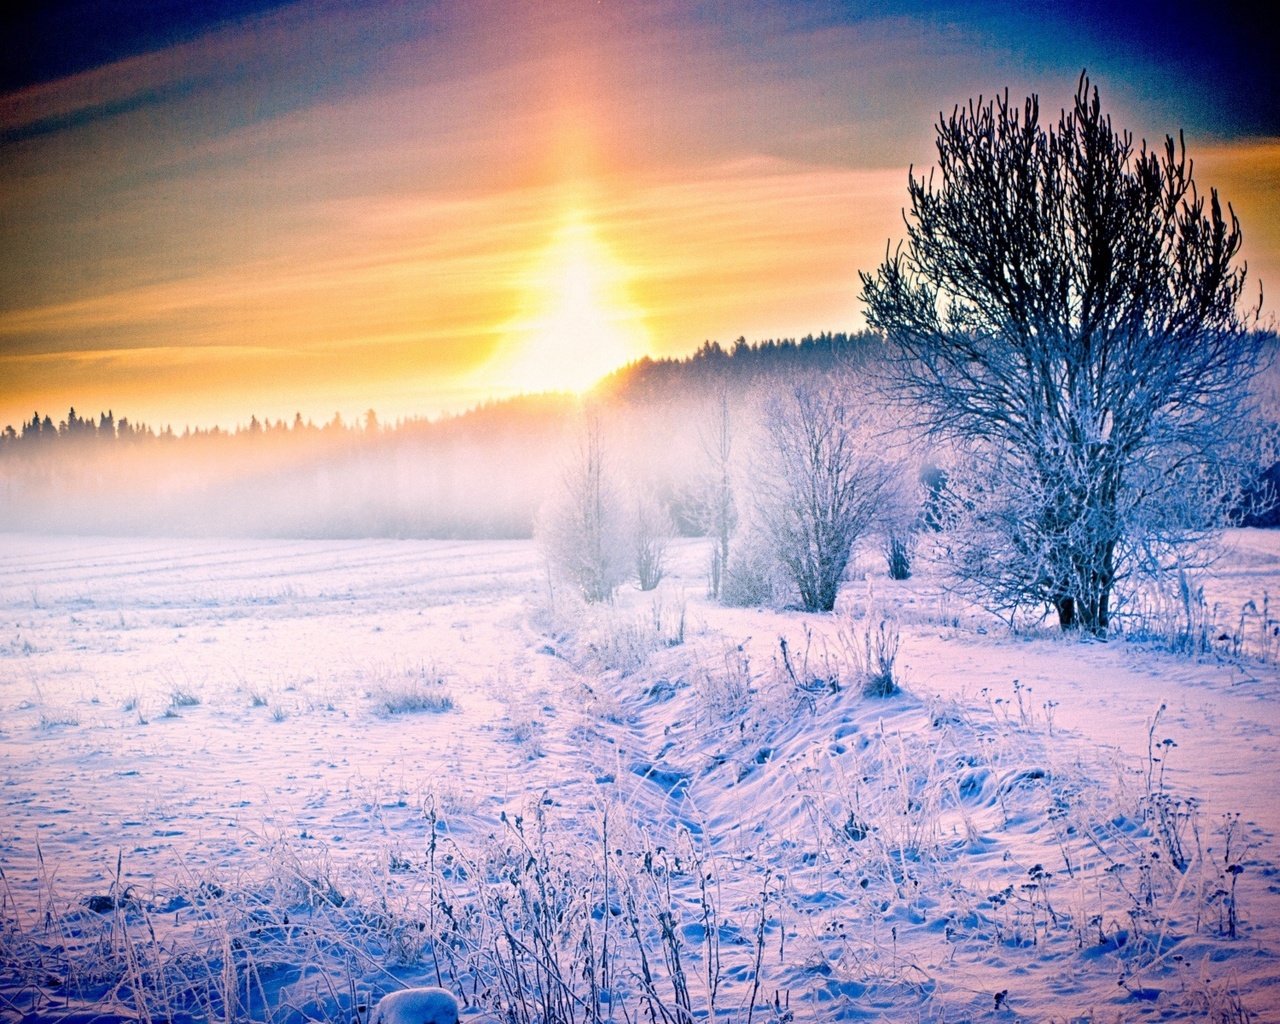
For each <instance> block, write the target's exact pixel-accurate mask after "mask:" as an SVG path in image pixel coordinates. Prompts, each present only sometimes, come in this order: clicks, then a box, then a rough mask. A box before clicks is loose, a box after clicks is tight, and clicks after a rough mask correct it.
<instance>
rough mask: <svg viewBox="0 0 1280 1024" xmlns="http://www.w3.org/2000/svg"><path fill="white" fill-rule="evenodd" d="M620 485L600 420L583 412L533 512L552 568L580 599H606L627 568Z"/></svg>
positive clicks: (609, 597)
mask: <svg viewBox="0 0 1280 1024" xmlns="http://www.w3.org/2000/svg"><path fill="white" fill-rule="evenodd" d="M624 508H625V507H624V505H623V498H622V494H621V488H620V486H619V484H618V482H617V479H616V477H615V474H614V473H613V471H612V469H611V467H610V465H609V460H608V458H607V455H606V452H605V447H604V442H603V439H602V437H601V428H600V420H599V418H598V417H597V416H595V415H594V414H591V415H588V416H587V418H586V421H585V423H584V425H583V429H582V433H581V435H580V436H579V438H578V441H577V444H576V446H575V448H574V449H573V452H572V453H571V455H570V457H569V459H568V460H567V461H566V463H565V465H564V468H563V471H562V474H561V478H560V486H559V488H558V489H557V490H556V492H555V493H554V494H553V495H552V496H551V497H550V498H549V499H548V500H547V501H546V502H545V503H544V504H543V506H542V508H540V509H539V510H538V517H537V523H536V525H535V533H536V536H537V540H538V544H539V546H540V547H541V549H542V552H543V554H544V555H545V557H546V559H547V562H548V564H549V565H550V566H551V569H552V571H553V572H554V573H555V574H556V575H557V576H559V577H560V578H562V579H564V580H566V581H568V582H569V583H570V584H571V585H572V586H573V587H575V588H576V589H577V591H578V593H579V594H580V595H581V596H582V598H583V600H585V601H588V602H597V601H608V600H611V599H612V597H613V592H614V591H615V590H616V589H617V588H618V586H619V585H620V584H621V583H622V582H623V581H625V580H626V578H627V577H628V576H629V575H630V572H631V562H630V559H629V558H628V555H629V554H630V553H631V552H630V551H629V549H628V543H627V530H626V516H625V511H624Z"/></svg>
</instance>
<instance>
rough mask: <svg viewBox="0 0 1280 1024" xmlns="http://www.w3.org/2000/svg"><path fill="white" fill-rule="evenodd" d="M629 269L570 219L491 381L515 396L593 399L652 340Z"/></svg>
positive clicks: (533, 275)
mask: <svg viewBox="0 0 1280 1024" xmlns="http://www.w3.org/2000/svg"><path fill="white" fill-rule="evenodd" d="M629 276H630V275H629V273H628V271H627V268H626V267H625V266H623V265H622V264H621V263H620V262H619V261H618V260H617V259H616V258H615V257H614V256H613V254H612V253H611V252H610V251H609V248H608V247H607V246H606V245H605V244H604V243H603V242H602V241H601V240H600V238H599V237H598V235H597V234H596V231H595V229H594V228H593V226H592V225H591V222H590V220H589V219H588V218H587V217H586V216H585V215H584V214H582V213H581V212H575V213H573V214H570V215H568V216H566V217H565V218H563V220H562V221H561V223H560V224H559V226H558V227H557V228H556V230H555V232H554V234H553V236H552V239H551V241H550V244H549V245H548V246H547V247H546V248H545V249H544V250H543V251H542V252H540V253H539V254H538V256H537V257H536V259H535V260H534V262H533V264H532V266H531V268H530V272H529V274H528V275H527V277H526V278H525V280H524V282H523V288H522V290H523V292H524V297H523V300H522V302H521V307H522V313H521V315H519V316H518V317H517V318H516V319H515V320H513V321H512V322H510V323H509V324H507V325H506V329H505V331H504V334H505V339H504V343H503V344H502V345H501V346H500V348H499V351H498V354H497V357H496V359H495V363H496V365H495V366H493V368H492V376H493V377H495V378H497V380H496V381H495V383H499V384H501V385H504V386H506V387H510V388H513V389H515V390H519V391H524V392H526V393H533V392H539V391H572V392H582V391H586V390H587V389H588V388H590V387H591V386H592V385H593V384H595V383H596V381H598V380H599V379H600V378H601V377H603V376H605V375H606V374H607V373H610V372H611V371H613V370H615V369H617V368H618V367H619V366H623V365H625V364H626V363H628V362H630V361H632V360H634V359H637V358H639V357H640V356H641V355H643V354H644V352H645V351H646V349H647V347H648V346H647V342H648V334H647V332H646V330H645V327H644V319H643V315H642V313H641V311H640V310H639V309H638V308H636V306H635V305H634V304H633V303H632V302H631V300H630V298H629V297H628V294H627V292H628V289H627V282H628V278H629Z"/></svg>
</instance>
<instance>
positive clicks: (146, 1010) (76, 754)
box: [0, 531, 1280, 1024]
mask: <svg viewBox="0 0 1280 1024" xmlns="http://www.w3.org/2000/svg"><path fill="white" fill-rule="evenodd" d="M1228 547H1229V551H1228V554H1227V556H1226V557H1225V558H1224V559H1223V560H1222V562H1221V563H1220V564H1219V565H1218V566H1217V567H1216V569H1215V571H1214V575H1213V577H1212V578H1211V579H1210V580H1209V581H1208V583H1207V585H1206V597H1207V599H1208V601H1209V602H1210V603H1217V604H1218V606H1219V618H1220V619H1221V621H1222V622H1223V623H1226V624H1227V625H1228V626H1230V627H1231V628H1232V629H1235V628H1236V625H1237V619H1238V617H1239V609H1240V607H1241V606H1243V605H1244V603H1245V602H1246V601H1248V600H1251V599H1252V600H1254V602H1255V604H1256V606H1257V608H1259V609H1261V608H1262V606H1263V595H1264V592H1267V591H1271V592H1275V593H1277V594H1280V536H1277V535H1276V534H1272V533H1263V532H1256V531H1239V532H1237V533H1235V534H1234V535H1232V536H1231V537H1230V538H1229V544H1228ZM705 556H706V552H705V549H704V547H703V546H702V544H701V543H700V542H682V543H681V544H680V545H678V546H677V547H676V549H675V552H674V563H675V564H674V566H673V571H672V572H671V573H670V575H669V576H668V578H667V579H666V580H665V581H664V582H663V584H662V586H661V588H660V589H659V591H658V592H656V593H654V594H640V593H638V592H636V591H634V590H626V591H624V592H622V593H621V594H620V596H619V600H618V603H617V605H616V607H614V608H612V609H592V610H587V609H583V608H581V607H578V606H576V605H575V604H574V603H573V602H572V601H571V600H569V599H568V598H567V597H566V596H565V595H564V594H561V593H559V592H557V593H556V594H555V595H554V599H552V598H551V597H550V596H549V593H548V587H547V580H546V575H545V570H544V568H543V566H542V563H541V562H540V560H539V558H538V557H537V554H536V552H535V549H534V547H533V545H532V544H530V543H521V542H511V543H451V542H414V541H345V542H340V541H331V542H292V541H193V540H111V539H68V538H47V537H28V536H7V537H3V538H0V769H2V770H0V777H2V782H0V869H2V870H3V879H2V880H0V905H2V907H3V910H2V913H0V1020H13V1021H18V1020H28V1019H51V1020H57V1019H65V1020H84V1021H88V1020H111V1019H117V1018H119V1019H138V1018H141V1019H149V1020H162V1019H173V1020H192V1019H194V1020H199V1019H207V1018H213V1019H219V1020H223V1019H245V1018H251V1019H272V1020H276V1021H286V1020H305V1019H330V1020H343V1021H351V1020H353V1019H355V1018H356V1017H357V1016H358V1015H361V1014H362V1012H363V1011H362V1009H361V1008H362V1007H367V1006H369V1005H370V1003H371V1000H373V999H376V997H377V996H379V995H381V994H382V993H384V992H387V991H392V990H394V989H396V988H397V987H399V986H401V985H403V984H413V983H418V984H435V983H437V981H442V982H443V983H444V984H445V985H446V986H447V987H450V988H453V989H454V990H455V991H457V992H458V993H459V995H461V996H462V997H463V999H464V1002H465V1003H466V1007H465V1009H464V1019H472V1020H477V1021H479V1020H499V1019H511V1020H516V1021H524V1020H536V1019H539V1015H540V1014H545V1013H547V1012H551V1013H553V1014H555V1015H558V1018H559V1019H566V1020H589V1019H591V1015H592V1014H593V1013H594V1014H599V1015H600V1016H608V1015H610V1013H612V1014H613V1015H614V1017H615V1019H617V1020H619V1021H624V1020H639V1019H649V1014H651V1013H653V1014H656V1019H657V1020H666V1021H670V1022H672V1024H675V1022H679V1021H682V1020H685V1019H699V1018H705V1017H706V1016H707V1015H708V1014H709V1013H714V1014H715V1015H716V1016H719V1017H721V1018H724V1019H733V1020H742V1021H749V1020H760V1021H768V1020H786V1019H792V1018H794V1019H796V1020H832V1019H844V1020H864V1019H866V1020H876V1019H885V1020H894V1021H909V1020H947V1021H961V1020H988V1019H989V1020H1013V1019H1025V1020H1064V1021H1073V1020H1098V1021H1104V1020H1105V1021H1111V1020H1117V1019H1118V1020H1165V1019H1178V1018H1181V1019H1216V1020H1224V1021H1228V1020H1229V1021H1236V1020H1239V1021H1243V1020H1264V1021H1280V876H1277V874H1276V865H1277V863H1280V846H1278V844H1277V836H1278V835H1280V756H1278V753H1277V737H1278V736H1280V670H1278V669H1277V667H1276V663H1275V658H1274V650H1275V649H1274V647H1272V646H1270V645H1271V643H1272V642H1271V641H1270V640H1268V639H1267V637H1268V636H1269V634H1267V633H1266V632H1265V628H1267V627H1266V624H1265V623H1259V624H1257V625H1254V624H1252V620H1249V621H1248V622H1246V623H1245V629H1246V632H1247V631H1248V630H1254V633H1256V636H1255V635H1254V634H1253V633H1250V634H1249V635H1248V636H1247V637H1246V640H1247V641H1248V642H1247V643H1245V645H1244V654H1242V655H1241V656H1239V657H1235V658H1226V657H1221V656H1217V655H1202V656H1199V657H1189V656H1185V655H1175V654H1171V653H1167V652H1165V651H1162V650H1160V649H1159V648H1158V647H1157V646H1155V645H1152V644H1145V645H1144V644H1138V643H1125V642H1110V643H1083V642H1079V641H1074V640H1066V639H1063V638H1060V637H1057V636H1055V635H1053V634H1052V633H1051V632H1049V631H1045V632H1044V633H1043V634H1037V635H1033V636H1013V635H1010V634H1009V633H1008V632H1007V631H1006V630H1003V629H1002V628H1000V627H999V626H998V625H997V624H995V623H989V622H986V621H985V620H983V619H982V618H981V617H980V616H976V615H974V614H972V613H971V612H968V611H965V610H957V609H956V608H954V607H953V606H952V605H951V604H950V603H949V602H948V600H947V599H946V598H944V597H943V596H941V594H940V592H939V590H938V588H937V586H936V585H935V584H933V583H931V581H930V580H929V579H928V577H927V574H925V575H922V576H920V577H918V578H916V579H913V580H911V581H908V582H906V583H892V582H891V581H889V580H888V579H886V578H884V577H883V575H882V570H881V569H878V568H877V567H876V566H875V565H873V564H872V563H871V562H870V561H868V562H867V566H868V567H869V569H870V576H871V578H870V579H869V580H867V581H862V580H859V581H857V582H854V583H850V584H849V585H848V587H847V590H846V592H845V594H844V596H843V598H842V607H843V608H844V611H843V612H842V613H840V614H837V615H834V616H807V615H803V614H800V613H790V612H773V611H761V610H757V609H727V608H722V607H719V606H717V605H714V604H712V603H709V602H708V601H707V600H706V599H705V597H704V596H703V592H704V581H703V575H702V570H703V567H704V565H705ZM868 611H869V614H868ZM886 617H887V618H888V619H889V620H890V621H891V622H893V621H896V622H897V623H898V624H899V626H900V629H901V650H900V653H899V655H898V659H897V666H896V667H897V672H898V676H899V678H900V681H901V682H902V683H903V685H904V687H905V689H904V691H903V692H901V693H900V694H898V695H897V696H894V697H890V698H868V697H864V696H862V695H861V693H860V692H859V688H858V686H857V684H856V679H855V673H854V670H853V665H852V659H853V656H854V650H855V649H856V648H859V647H860V646H861V644H862V642H863V639H862V638H863V636H864V634H865V631H866V629H867V628H868V627H872V628H875V627H878V625H879V622H880V621H881V619H883V618H886ZM890 628H892V627H890ZM781 638H785V639H786V641H787V652H788V660H787V662H786V663H784V661H783V659H782V656H781V650H782V649H781V647H780V643H779V641H780V639H781ZM806 653H807V658H806ZM1258 654H1264V655H1268V656H1269V660H1259V658H1258V657H1256V655H1258ZM788 664H789V666H790V670H788ZM806 666H807V667H806ZM1162 709H1163V710H1162ZM361 1019H364V1018H363V1016H361Z"/></svg>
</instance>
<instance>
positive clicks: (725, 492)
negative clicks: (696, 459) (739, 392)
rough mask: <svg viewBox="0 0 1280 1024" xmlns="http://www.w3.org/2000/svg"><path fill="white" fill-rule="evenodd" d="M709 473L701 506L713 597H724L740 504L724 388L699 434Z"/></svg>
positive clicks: (729, 413)
mask: <svg viewBox="0 0 1280 1024" xmlns="http://www.w3.org/2000/svg"><path fill="white" fill-rule="evenodd" d="M699 439H700V440H701V442H702V452H703V456H704V457H705V459H706V462H707V466H708V471H707V475H706V479H705V482H704V485H703V495H702V499H701V502H700V505H701V518H702V523H703V526H704V528H705V529H706V531H707V532H708V533H709V534H710V535H711V539H712V549H711V566H710V584H711V585H710V587H709V589H710V591H711V596H712V597H715V598H718V597H720V596H721V592H722V588H723V584H724V577H725V572H726V571H727V568H728V565H729V545H730V542H731V541H732V539H733V534H734V531H735V530H736V529H737V528H738V503H737V499H736V497H735V495H734V486H733V417H732V413H731V411H730V408H729V392H728V389H727V388H725V387H722V388H721V389H720V391H719V392H718V394H717V395H716V399H715V406H714V409H713V412H712V418H711V422H710V425H709V426H708V427H707V428H706V429H704V430H701V431H699Z"/></svg>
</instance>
